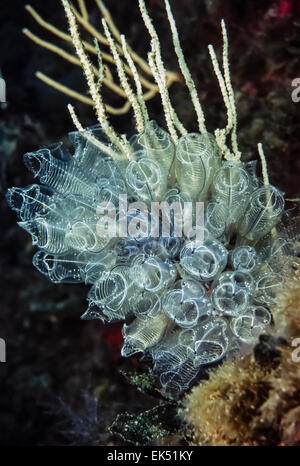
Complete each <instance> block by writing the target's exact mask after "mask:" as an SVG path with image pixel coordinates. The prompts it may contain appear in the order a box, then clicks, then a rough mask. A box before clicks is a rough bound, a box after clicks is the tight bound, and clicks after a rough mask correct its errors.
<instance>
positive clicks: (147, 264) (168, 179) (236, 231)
mask: <svg viewBox="0 0 300 466" xmlns="http://www.w3.org/2000/svg"><path fill="white" fill-rule="evenodd" d="M88 133H89V134H92V135H93V136H94V137H95V138H97V139H98V140H100V141H101V142H102V143H103V144H106V145H109V146H110V148H111V149H112V150H115V148H114V147H113V146H112V145H111V144H110V142H109V141H108V140H107V137H106V136H105V134H104V133H103V132H102V131H101V128H100V127H99V126H97V127H93V128H90V129H89V131H88ZM70 140H71V142H72V144H73V145H74V155H70V154H69V153H68V152H67V151H65V150H64V149H63V147H62V144H61V143H60V144H56V145H53V146H50V147H46V148H42V149H40V150H38V151H37V152H30V153H28V154H25V163H26V165H27V167H29V168H30V169H31V171H32V172H33V174H34V177H35V178H38V179H39V180H40V183H41V184H40V185H39V184H32V185H31V186H27V187H25V188H11V189H10V190H9V191H8V193H7V201H8V203H9V205H10V206H11V208H12V209H13V210H15V211H16V212H17V214H18V216H19V218H20V226H21V227H22V228H24V229H25V230H26V231H27V232H29V233H30V234H31V236H32V241H33V244H34V245H36V246H37V247H38V248H39V249H38V251H37V252H36V253H35V255H34V258H33V264H34V266H35V267H36V268H37V269H38V270H39V271H40V272H41V273H42V274H44V275H45V276H46V277H47V278H49V279H50V280H51V281H52V282H54V283H63V282H70V283H79V282H83V283H86V284H88V285H90V286H91V289H90V291H89V294H88V302H89V306H88V309H87V311H86V312H85V314H84V315H83V316H82V318H84V319H91V318H98V319H101V320H103V321H106V322H115V321H123V322H124V327H123V337H124V346H123V349H122V355H123V356H130V355H132V354H134V353H147V354H149V355H151V357H152V358H153V366H154V371H155V373H157V374H158V376H159V378H160V383H161V385H162V387H163V388H164V389H165V390H167V391H172V392H180V391H182V390H185V389H187V388H189V386H190V385H191V383H192V381H193V379H194V378H195V377H196V376H197V374H199V372H201V370H202V369H203V368H206V367H209V365H210V364H213V363H217V362H219V361H221V360H223V359H224V358H226V357H228V356H230V355H231V354H232V352H236V351H237V350H238V349H239V348H240V347H241V346H242V345H244V344H247V345H249V344H252V345H253V344H255V343H256V342H257V339H258V336H259V334H260V333H262V332H263V331H265V330H266V329H267V328H268V326H270V325H271V322H272V316H271V310H270V309H271V306H272V305H273V304H274V303H275V302H276V299H277V296H278V293H279V294H280V292H281V287H282V281H283V280H282V278H283V274H284V273H285V271H286V264H287V263H288V259H289V258H290V257H292V256H293V254H294V250H293V245H292V241H291V239H290V237H289V232H288V229H284V228H283V227H282V225H281V226H280V227H279V223H278V222H280V220H281V217H282V215H283V212H284V199H283V194H282V193H281V192H280V191H279V190H278V189H277V188H275V187H274V186H271V185H264V184H263V182H262V181H261V180H260V179H259V178H258V177H257V175H256V163H255V162H248V163H243V162H235V161H230V162H228V161H222V160H221V156H220V152H219V149H218V146H217V144H216V141H215V139H214V137H213V136H212V135H210V134H203V135H200V134H195V133H191V134H185V135H183V136H182V137H181V138H180V139H179V140H178V142H177V144H174V142H173V141H172V140H171V138H170V136H169V134H168V133H167V132H166V131H164V130H163V129H162V128H160V127H159V126H158V125H157V123H156V122H155V121H150V122H148V123H147V124H146V126H145V131H144V132H143V133H141V134H138V135H135V136H134V137H133V138H132V139H131V140H130V147H131V158H130V160H128V161H126V160H125V159H121V157H117V158H113V157H110V156H108V155H106V153H104V152H102V151H101V150H100V149H99V147H98V146H97V145H95V144H94V143H93V141H92V140H91V139H89V138H87V137H86V136H85V135H84V134H81V133H78V132H73V133H71V134H70ZM197 202H204V203H205V204H204V224H201V225H198V224H197V225H195V228H194V229H192V232H194V233H195V232H199V231H200V230H201V231H202V233H203V235H202V240H201V241H200V242H199V240H195V238H192V237H191V236H192V235H191V231H190V230H189V231H187V230H185V229H184V228H182V230H180V231H181V233H180V234H178V231H179V227H180V225H181V223H180V222H181V221H182V220H183V218H184V215H186V214H187V213H189V214H191V215H192V217H193V222H194V220H195V218H196V215H195V212H194V213H191V212H193V209H192V207H191V206H192V205H193V204H195V203H197ZM171 205H173V208H170V206H171ZM152 209H157V211H158V212H159V215H158V217H156V218H154V215H152V214H153V212H154V210H152ZM163 222H167V224H168V228H166V225H165V224H162V223H163ZM193 225H194V224H193ZM276 226H278V228H277V227H276ZM124 228H125V230H124ZM167 230H168V231H167Z"/></svg>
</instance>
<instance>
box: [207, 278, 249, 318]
mask: <svg viewBox="0 0 300 466" xmlns="http://www.w3.org/2000/svg"><path fill="white" fill-rule="evenodd" d="M253 288H254V285H253V278H252V276H251V275H250V274H249V273H248V272H242V271H240V270H238V271H235V272H224V273H222V274H221V275H220V277H218V279H217V281H216V283H215V284H214V289H213V291H212V303H213V305H214V307H215V309H216V310H217V311H218V312H219V313H220V314H221V315H229V316H235V315H239V314H240V313H241V312H243V311H244V310H245V309H246V307H247V306H248V303H249V300H250V299H249V297H250V295H251V293H252V292H253Z"/></svg>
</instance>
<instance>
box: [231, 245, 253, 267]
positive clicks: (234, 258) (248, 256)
mask: <svg viewBox="0 0 300 466" xmlns="http://www.w3.org/2000/svg"><path fill="white" fill-rule="evenodd" d="M229 262H230V264H231V266H232V268H233V269H234V270H241V271H247V272H252V271H253V270H254V269H255V267H256V266H257V264H258V256H257V253H256V251H255V249H254V248H252V247H251V246H239V247H237V248H235V249H232V251H230V254H229Z"/></svg>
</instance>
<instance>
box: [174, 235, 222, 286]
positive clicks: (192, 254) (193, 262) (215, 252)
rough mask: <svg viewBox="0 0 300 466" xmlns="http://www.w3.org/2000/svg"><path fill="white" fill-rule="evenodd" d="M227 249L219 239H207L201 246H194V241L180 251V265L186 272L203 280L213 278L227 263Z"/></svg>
mask: <svg viewBox="0 0 300 466" xmlns="http://www.w3.org/2000/svg"><path fill="white" fill-rule="evenodd" d="M227 256H228V253H227V250H226V248H225V247H224V246H223V245H222V243H220V242H219V241H217V240H214V239H205V240H204V243H203V244H202V245H200V246H196V247H193V242H190V243H187V244H185V245H184V246H183V248H182V249H181V253H180V265H181V266H182V267H183V269H184V270H185V272H186V273H187V274H189V275H192V276H193V277H195V278H198V279H199V280H201V281H204V282H206V281H210V280H213V279H214V278H215V277H216V276H217V275H218V274H219V273H220V272H222V271H223V270H224V268H225V266H226V264H227Z"/></svg>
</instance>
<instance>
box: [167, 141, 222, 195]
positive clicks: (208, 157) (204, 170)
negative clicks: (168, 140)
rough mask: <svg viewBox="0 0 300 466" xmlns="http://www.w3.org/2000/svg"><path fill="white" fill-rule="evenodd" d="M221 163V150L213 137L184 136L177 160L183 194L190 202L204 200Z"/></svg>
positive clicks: (176, 169)
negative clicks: (214, 173) (215, 171)
mask: <svg viewBox="0 0 300 466" xmlns="http://www.w3.org/2000/svg"><path fill="white" fill-rule="evenodd" d="M219 161H220V158H219V150H218V147H217V145H216V141H215V139H214V137H213V136H212V135H210V134H201V135H200V134H197V133H189V134H186V135H184V136H182V137H181V138H180V139H179V141H178V145H177V147H176V159H175V171H176V178H177V181H178V184H179V187H180V192H181V194H182V195H183V196H184V197H186V198H187V199H189V200H193V201H195V200H204V199H205V197H206V194H207V191H208V189H209V187H210V184H211V180H212V176H213V172H214V170H215V169H216V168H217V166H218V164H219Z"/></svg>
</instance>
